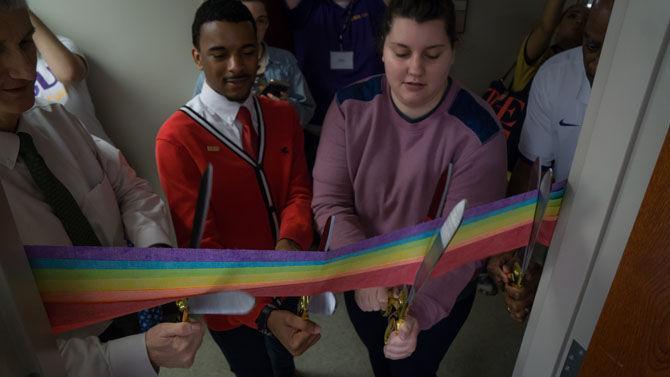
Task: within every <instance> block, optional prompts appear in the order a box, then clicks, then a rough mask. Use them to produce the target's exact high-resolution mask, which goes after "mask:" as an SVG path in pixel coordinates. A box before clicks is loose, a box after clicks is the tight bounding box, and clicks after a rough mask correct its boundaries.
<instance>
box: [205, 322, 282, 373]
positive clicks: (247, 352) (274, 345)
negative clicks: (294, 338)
mask: <svg viewBox="0 0 670 377" xmlns="http://www.w3.org/2000/svg"><path fill="white" fill-rule="evenodd" d="M209 332H210V333H211V334H212V338H214V341H215V342H216V344H218V345H219V348H221V351H223V355H224V356H225V357H226V360H228V364H229V365H230V370H231V371H232V372H233V373H235V376H237V377H293V376H294V374H295V364H294V363H293V355H291V353H289V352H288V351H287V350H286V348H284V346H283V345H282V344H281V343H279V341H278V340H277V339H276V338H275V337H273V336H267V335H263V334H261V333H260V332H258V331H257V330H254V329H252V328H249V327H247V326H240V327H237V328H235V329H232V330H228V331H213V330H209Z"/></svg>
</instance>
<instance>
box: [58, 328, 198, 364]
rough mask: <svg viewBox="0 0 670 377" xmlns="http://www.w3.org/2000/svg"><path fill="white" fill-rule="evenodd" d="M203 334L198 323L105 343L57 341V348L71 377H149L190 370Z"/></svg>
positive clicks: (92, 339) (76, 339)
mask: <svg viewBox="0 0 670 377" xmlns="http://www.w3.org/2000/svg"><path fill="white" fill-rule="evenodd" d="M204 333H205V328H204V326H203V325H202V324H201V323H198V322H181V323H161V324H158V325H156V326H154V327H152V328H151V329H150V330H149V331H147V332H146V333H142V334H137V335H131V336H127V337H124V338H119V339H114V340H111V341H109V342H106V343H101V342H100V340H99V339H98V337H97V336H89V337H86V338H69V339H58V340H57V345H58V350H59V352H60V355H61V357H62V358H63V361H64V362H65V368H66V370H67V372H68V375H69V376H71V377H89V376H97V377H118V376H124V377H149V376H158V373H157V371H158V369H159V368H161V367H165V368H190V367H191V365H193V361H194V360H195V354H196V352H197V350H198V348H200V344H202V337H203V335H204Z"/></svg>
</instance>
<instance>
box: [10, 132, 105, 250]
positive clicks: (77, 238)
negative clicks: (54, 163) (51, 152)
mask: <svg viewBox="0 0 670 377" xmlns="http://www.w3.org/2000/svg"><path fill="white" fill-rule="evenodd" d="M16 134H17V135H18V137H19V140H20V142H21V146H20V148H19V157H21V159H22V160H23V162H24V163H25V164H26V166H27V167H28V171H29V172H30V176H31V177H33V181H35V184H37V187H39V189H40V191H42V194H43V195H44V198H45V199H46V202H47V203H48V204H49V205H50V206H51V209H52V211H53V213H54V214H55V215H56V217H58V219H59V220H60V221H61V223H62V224H63V228H65V232H67V235H68V236H69V237H70V241H71V242H72V244H73V245H75V246H100V240H98V237H97V236H96V234H95V232H94V231H93V227H91V224H90V223H89V222H88V220H87V219H86V216H84V213H83V212H81V208H79V205H78V204H77V201H76V200H75V199H74V198H73V197H72V194H71V193H70V191H68V189H67V187H65V186H64V185H63V184H62V183H61V182H60V181H59V180H58V178H56V177H55V176H54V175H53V173H52V172H51V170H49V167H48V166H47V165H46V163H44V159H43V158H42V156H40V154H39V152H37V149H36V148H35V144H34V143H33V138H32V137H31V136H30V135H28V134H27V133H25V132H17V133H16Z"/></svg>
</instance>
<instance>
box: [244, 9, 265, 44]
mask: <svg viewBox="0 0 670 377" xmlns="http://www.w3.org/2000/svg"><path fill="white" fill-rule="evenodd" d="M243 4H244V6H245V7H247V9H249V12H251V15H252V16H254V21H256V30H257V31H256V34H257V37H258V38H257V39H258V43H261V42H263V39H264V38H265V32H266V31H267V30H268V26H270V19H269V18H268V11H267V10H266V9H265V4H263V2H262V1H260V0H250V1H244V2H243Z"/></svg>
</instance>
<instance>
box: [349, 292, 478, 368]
mask: <svg viewBox="0 0 670 377" xmlns="http://www.w3.org/2000/svg"><path fill="white" fill-rule="evenodd" d="M344 298H345V302H346V304H347V312H348V313H349V319H350V320H351V323H352V324H353V325H354V329H355V330H356V333H358V337H359V338H360V339H361V340H362V341H363V344H365V347H366V348H367V349H368V356H369V358H370V363H371V364H372V370H373V372H374V374H375V376H376V377H391V376H392V377H424V376H425V377H433V376H436V373H437V369H438V368H439V367H440V362H441V361H442V359H443V358H444V355H446V353H447V350H448V349H449V346H450V345H451V343H452V342H453V341H454V338H456V334H458V331H459V330H460V329H461V327H462V326H463V324H464V323H465V320H466V319H467V318H468V315H469V314H470V309H472V304H473V302H474V300H475V293H474V292H471V293H469V294H467V295H465V296H464V297H461V298H460V299H459V300H458V301H457V302H456V304H455V305H454V307H453V308H452V309H451V313H449V316H448V317H446V318H444V319H443V320H441V321H440V322H438V323H436V324H435V325H434V326H433V327H431V328H430V329H428V330H426V331H421V332H419V337H418V338H417V346H416V350H415V351H414V353H412V355H411V356H409V357H407V358H405V359H402V360H389V359H387V358H386V357H384V350H383V348H384V331H385V330H386V324H387V319H386V318H385V317H384V316H382V314H381V313H380V312H364V311H362V310H361V309H360V308H359V307H358V305H357V304H356V300H355V298H354V292H353V291H350V292H345V293H344Z"/></svg>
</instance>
